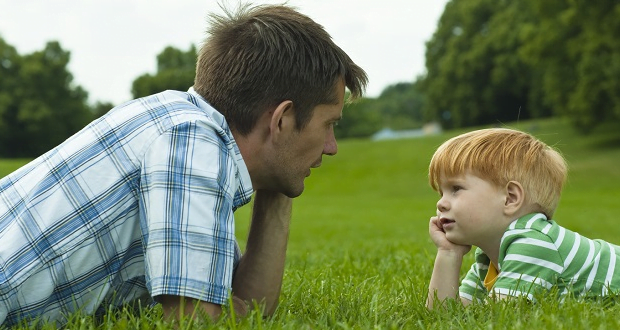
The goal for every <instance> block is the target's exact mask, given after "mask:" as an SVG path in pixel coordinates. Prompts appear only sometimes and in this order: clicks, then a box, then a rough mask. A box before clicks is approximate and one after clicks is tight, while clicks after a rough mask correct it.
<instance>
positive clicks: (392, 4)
mask: <svg viewBox="0 0 620 330" xmlns="http://www.w3.org/2000/svg"><path fill="white" fill-rule="evenodd" d="M244 2H245V1H244ZM252 2H253V3H255V4H259V3H282V2H283V1H274V0H254V1H252ZM447 2H448V0H289V2H288V3H289V5H292V6H295V7H297V8H298V9H299V10H300V11H301V12H302V13H304V14H306V15H308V16H310V17H311V18H312V19H314V20H315V21H316V22H318V23H319V24H321V25H323V26H324V27H325V29H326V30H327V31H328V32H329V33H330V34H331V36H332V37H333V39H334V41H335V42H336V43H337V44H338V45H339V46H340V47H341V48H342V49H344V50H345V51H346V52H347V53H348V54H349V56H350V57H351V58H352V59H353V61H355V62H356V63H357V64H358V65H360V66H361V67H362V68H363V69H364V70H366V72H367V73H368V76H369V79H370V83H369V86H368V90H367V96H370V97H376V96H378V95H379V94H380V93H381V91H382V90H383V89H384V88H385V87H387V86H388V85H391V84H394V83H397V82H403V81H407V82H411V81H413V80H414V79H415V77H416V76H417V75H419V74H422V73H424V70H425V69H424V52H425V42H426V41H427V40H428V39H430V37H431V36H432V34H433V32H434V31H435V29H436V26H437V20H438V19H439V17H440V15H441V13H442V12H443V8H444V6H445V4H446V3H447ZM228 3H230V4H231V5H232V7H235V6H236V4H237V3H238V2H237V1H230V0H229V1H228ZM212 11H215V12H217V13H222V11H221V10H220V8H219V6H218V5H217V2H216V0H176V1H172V0H23V1H17V0H0V36H1V37H2V38H4V40H5V41H6V42H7V43H9V44H10V45H12V46H14V47H15V48H17V51H18V52H19V53H20V54H22V55H24V54H26V53H30V52H33V51H36V50H41V49H43V47H44V46H45V43H46V42H47V41H51V40H57V41H59V42H60V44H61V46H62V48H63V49H65V50H69V51H71V61H70V62H69V70H70V71H71V73H73V75H74V83H76V84H79V85H81V86H82V87H83V88H84V89H86V90H87V91H88V93H89V102H91V103H94V102H95V101H109V102H112V103H115V104H118V103H120V102H124V101H127V100H129V99H130V98H131V92H130V90H131V83H132V82H133V80H134V79H135V78H137V77H138V76H140V75H142V74H144V73H155V70H156V56H157V54H159V53H160V52H161V51H162V50H163V49H164V48H165V47H166V46H173V47H176V48H179V49H182V50H187V49H189V46H190V45H191V44H192V43H193V44H195V45H196V46H197V47H199V46H200V44H201V41H202V39H203V38H204V36H205V33H204V31H205V30H206V28H207V26H206V16H207V13H208V12H212ZM188 87H189V86H188Z"/></svg>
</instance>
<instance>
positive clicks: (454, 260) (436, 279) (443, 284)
mask: <svg viewBox="0 0 620 330" xmlns="http://www.w3.org/2000/svg"><path fill="white" fill-rule="evenodd" d="M462 263H463V255H462V254H461V253H460V252H455V251H450V250H438V251H437V256H436V257H435V266H434V267H433V274H432V275H431V282H430V284H429V285H428V299H427V300H426V307H427V308H428V309H432V308H434V307H435V302H439V303H441V302H442V301H444V300H445V299H455V298H456V297H458V293H459V274H460V270H461V264H462ZM461 302H462V303H463V305H468V304H469V303H471V301H470V300H468V299H465V298H462V297H461Z"/></svg>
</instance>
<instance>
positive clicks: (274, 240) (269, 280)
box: [232, 190, 293, 315]
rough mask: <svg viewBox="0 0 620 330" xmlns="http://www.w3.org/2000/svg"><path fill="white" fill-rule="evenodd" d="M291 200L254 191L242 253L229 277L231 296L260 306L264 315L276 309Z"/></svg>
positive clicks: (261, 191)
mask: <svg viewBox="0 0 620 330" xmlns="http://www.w3.org/2000/svg"><path fill="white" fill-rule="evenodd" d="M292 205H293V200H292V199H291V198H288V197H286V196H284V195H282V194H281V193H278V192H271V191H264V190H258V191H256V194H255V198H254V209H253V210H252V224H251V226H250V233H249V234H248V241H247V244H246V250H245V253H244V254H243V256H242V257H241V260H240V261H239V265H238V266H237V271H236V272H235V275H234V277H233V283H232V286H233V294H234V296H235V297H238V298H240V299H241V300H243V301H245V302H246V303H248V304H250V303H251V301H252V300H255V301H257V302H258V303H261V304H264V306H265V311H264V313H265V315H271V314H273V312H274V311H275V309H276V307H277V306H278V298H279V296H280V289H281V288H282V276H283V275H284V261H285V257H286V246H287V243H288V233H289V225H290V221H291V211H292Z"/></svg>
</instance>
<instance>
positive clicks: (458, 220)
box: [437, 173, 506, 248]
mask: <svg viewBox="0 0 620 330" xmlns="http://www.w3.org/2000/svg"><path fill="white" fill-rule="evenodd" d="M439 188H440V194H441V198H440V199H439V201H438V202H437V216H438V217H439V219H440V222H441V224H442V228H443V231H444V232H445V233H446V238H447V239H448V240H449V241H450V242H452V243H454V244H460V245H476V246H488V244H493V243H497V244H499V240H501V237H502V235H503V234H504V231H505V230H506V223H505V222H504V221H502V219H503V217H504V213H503V211H504V206H505V202H506V196H505V194H504V193H503V191H502V189H500V188H499V187H497V186H496V185H494V184H492V183H490V182H488V181H486V180H483V179H481V178H480V177H478V176H476V175H473V174H471V173H465V174H463V175H459V176H455V177H445V176H442V177H441V180H440V184H439ZM498 248H499V247H498Z"/></svg>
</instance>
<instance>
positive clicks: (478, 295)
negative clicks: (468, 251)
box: [459, 248, 489, 301]
mask: <svg viewBox="0 0 620 330" xmlns="http://www.w3.org/2000/svg"><path fill="white" fill-rule="evenodd" d="M475 254H476V255H475V259H476V262H474V263H473V264H472V265H471V267H470V268H469V271H468V272H467V274H465V277H463V279H462V280H461V285H460V286H459V296H460V297H461V298H465V299H468V300H470V301H474V300H482V299H484V298H486V296H487V289H486V288H485V287H484V285H483V283H482V281H483V279H484V277H485V276H486V273H487V270H488V268H489V261H488V257H487V256H486V255H485V254H484V252H482V250H480V248H477V249H476V252H475Z"/></svg>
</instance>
